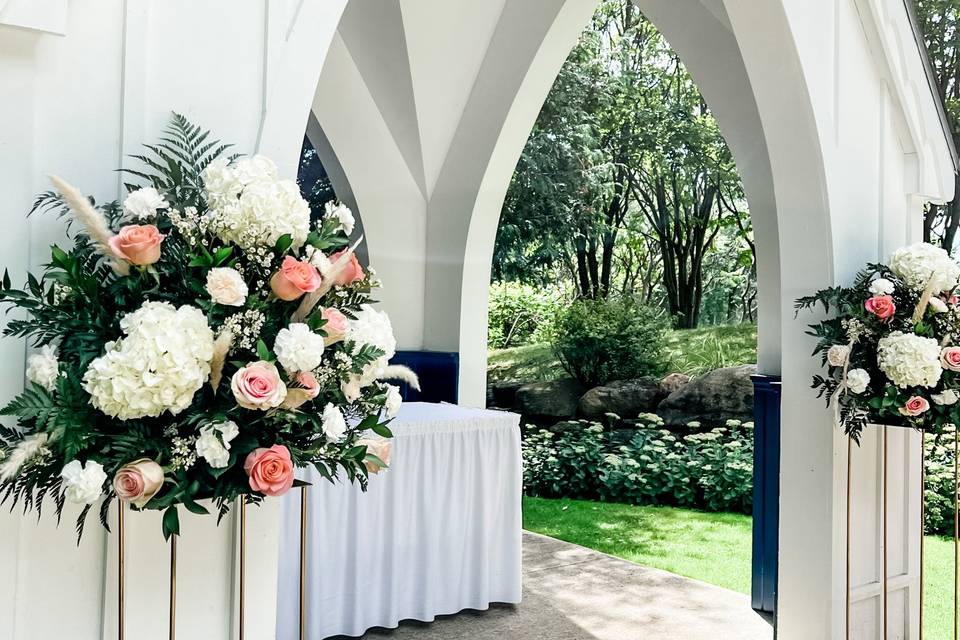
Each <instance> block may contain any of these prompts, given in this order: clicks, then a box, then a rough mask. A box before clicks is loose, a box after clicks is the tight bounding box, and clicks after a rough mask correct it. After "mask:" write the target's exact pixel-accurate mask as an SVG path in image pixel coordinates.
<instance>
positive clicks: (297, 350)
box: [273, 322, 324, 373]
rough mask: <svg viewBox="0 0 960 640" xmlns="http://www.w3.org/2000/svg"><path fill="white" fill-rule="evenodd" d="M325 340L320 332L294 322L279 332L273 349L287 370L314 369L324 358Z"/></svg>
mask: <svg viewBox="0 0 960 640" xmlns="http://www.w3.org/2000/svg"><path fill="white" fill-rule="evenodd" d="M323 342H324V341H323V336H321V335H320V334H319V333H314V332H313V331H311V330H310V327H308V326H307V325H305V324H303V323H302V322H294V323H292V324H290V326H289V327H286V328H284V329H280V331H279V332H278V333H277V339H276V341H275V342H274V343H273V351H274V353H276V354H277V360H278V361H279V362H280V364H281V365H283V368H284V369H286V370H287V372H289V373H294V372H297V371H312V370H313V369H316V368H317V367H319V366H320V362H321V360H322V359H323Z"/></svg>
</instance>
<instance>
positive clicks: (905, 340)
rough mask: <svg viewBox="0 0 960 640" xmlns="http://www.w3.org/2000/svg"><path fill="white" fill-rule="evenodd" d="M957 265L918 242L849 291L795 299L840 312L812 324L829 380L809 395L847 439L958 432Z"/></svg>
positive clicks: (872, 268)
mask: <svg viewBox="0 0 960 640" xmlns="http://www.w3.org/2000/svg"><path fill="white" fill-rule="evenodd" d="M958 279H960V264H958V263H957V262H956V261H955V260H953V259H952V258H951V257H950V256H949V255H948V254H947V252H946V251H944V250H943V249H940V248H938V247H935V246H933V245H930V244H926V243H917V244H914V245H911V246H909V247H904V248H902V249H899V250H897V251H896V252H894V254H893V256H892V257H891V259H890V264H889V265H884V264H870V265H868V266H867V268H865V269H864V270H863V271H861V272H860V273H859V274H858V275H857V277H856V279H855V281H854V283H853V285H852V286H850V287H833V288H830V289H824V290H822V291H818V292H817V293H816V294H815V295H812V296H809V297H804V298H800V299H799V300H797V304H796V306H797V310H798V311H799V310H800V309H808V308H812V307H815V306H816V305H818V304H819V305H822V307H823V309H824V310H825V311H826V312H828V313H829V312H830V311H834V312H835V313H834V314H833V315H832V317H830V318H829V319H827V320H823V321H822V322H819V323H817V324H814V325H811V327H810V329H811V330H810V331H809V332H808V333H809V334H810V335H813V336H815V337H816V338H817V339H818V342H817V346H816V349H815V351H814V355H815V356H816V355H818V354H819V355H820V357H821V359H822V363H823V365H824V366H825V367H826V368H827V370H828V373H827V375H816V376H814V378H813V388H815V389H818V390H819V394H820V396H821V397H825V398H826V399H827V402H828V404H832V406H833V407H834V409H835V411H836V415H837V421H838V422H839V423H840V424H841V425H842V426H843V427H844V430H845V432H846V433H847V434H849V435H851V436H853V437H854V438H859V434H860V432H861V431H862V429H863V427H864V425H866V424H867V423H871V422H872V423H881V424H892V425H901V426H909V427H914V428H917V429H924V430H926V431H928V432H931V433H940V432H942V431H943V430H944V428H945V427H946V426H947V425H950V424H960V405H958V404H957V402H958V400H960V307H958V305H957V296H956V295H955V290H956V288H957V283H958Z"/></svg>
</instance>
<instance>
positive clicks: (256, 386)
mask: <svg viewBox="0 0 960 640" xmlns="http://www.w3.org/2000/svg"><path fill="white" fill-rule="evenodd" d="M230 389H231V390H232V391H233V397H234V398H236V400H237V404H239V405H240V406H241V407H243V408H244V409H260V410H263V411H266V410H267V409H272V408H273V407H278V406H280V404H281V403H282V402H283V400H284V398H286V397H287V386H286V385H285V384H283V381H282V380H281V379H280V372H279V371H277V367H276V366H275V365H274V364H273V363H272V362H266V361H264V360H260V361H258V362H251V363H250V364H248V365H245V366H243V367H241V368H239V369H237V372H236V373H234V374H233V378H231V379H230Z"/></svg>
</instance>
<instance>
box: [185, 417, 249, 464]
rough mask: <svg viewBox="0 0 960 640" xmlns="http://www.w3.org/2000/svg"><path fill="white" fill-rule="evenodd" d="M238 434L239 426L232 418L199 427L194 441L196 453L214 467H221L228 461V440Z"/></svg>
mask: <svg viewBox="0 0 960 640" xmlns="http://www.w3.org/2000/svg"><path fill="white" fill-rule="evenodd" d="M217 434H219V436H218V435H217ZM238 435H240V428H239V427H237V423H236V422H234V421H232V420H227V421H226V422H218V423H216V424H211V425H208V426H206V427H201V428H200V436H199V437H198V438H197V443H196V448H197V455H198V456H200V457H201V458H203V459H204V460H206V461H207V464H209V465H210V466H211V467H213V468H214V469H223V468H224V467H226V466H227V465H228V464H229V463H230V441H231V440H233V439H234V438H236V437H237V436H238Z"/></svg>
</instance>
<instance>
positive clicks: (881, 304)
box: [863, 296, 897, 320]
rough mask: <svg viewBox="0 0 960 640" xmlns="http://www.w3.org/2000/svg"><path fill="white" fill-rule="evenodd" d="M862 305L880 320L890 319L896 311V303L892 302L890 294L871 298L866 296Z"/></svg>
mask: <svg viewBox="0 0 960 640" xmlns="http://www.w3.org/2000/svg"><path fill="white" fill-rule="evenodd" d="M863 306H864V308H865V309H866V310H867V311H869V312H870V313H872V314H873V315H875V316H877V318H879V319H880V320H888V319H890V318H891V317H893V314H894V313H896V311H897V305H895V304H894V303H893V298H892V297H891V296H873V297H872V298H867V301H866V302H865V303H864V304H863Z"/></svg>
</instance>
